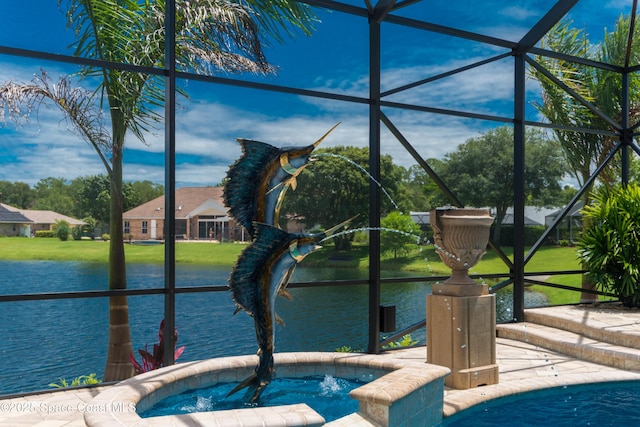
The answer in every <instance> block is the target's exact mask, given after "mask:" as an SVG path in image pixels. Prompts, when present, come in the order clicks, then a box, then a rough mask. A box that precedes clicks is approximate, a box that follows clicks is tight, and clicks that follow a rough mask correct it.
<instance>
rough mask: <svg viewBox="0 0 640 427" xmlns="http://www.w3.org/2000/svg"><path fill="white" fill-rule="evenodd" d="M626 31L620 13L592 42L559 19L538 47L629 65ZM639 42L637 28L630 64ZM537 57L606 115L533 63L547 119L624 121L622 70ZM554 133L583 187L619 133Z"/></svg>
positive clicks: (606, 180)
mask: <svg viewBox="0 0 640 427" xmlns="http://www.w3.org/2000/svg"><path fill="white" fill-rule="evenodd" d="M629 31H630V19H629V18H628V17H627V18H624V17H620V18H619V20H618V21H617V22H616V25H615V27H614V29H613V31H612V32H610V33H606V34H605V37H604V40H603V41H602V43H600V44H599V45H592V44H591V43H590V41H589V38H588V35H587V34H586V33H585V32H584V31H583V30H581V29H576V28H572V27H571V22H570V21H563V22H561V23H559V24H558V25H556V26H555V27H554V28H553V29H552V30H551V31H550V32H549V33H548V34H547V35H546V36H545V38H544V39H543V41H542V45H541V47H543V48H548V49H549V50H552V51H555V52H559V53H562V54H566V55H570V56H575V57H581V58H586V59H590V60H593V61H597V62H603V63H607V64H612V65H616V66H620V67H624V66H626V65H627V64H626V57H627V44H628V37H629ZM639 41H640V40H639V33H638V31H637V30H636V31H635V33H634V34H633V43H632V45H631V46H632V49H631V51H630V54H631V57H630V63H632V64H637V63H638V59H639V58H640V44H639V43H638V42H639ZM536 62H537V63H538V64H540V65H541V66H542V67H544V69H546V70H548V71H549V72H550V73H551V75H553V76H554V77H556V78H557V79H558V80H559V81H561V82H562V83H563V84H564V85H565V86H566V87H568V88H569V89H570V90H572V91H574V92H575V93H576V94H577V95H579V96H580V97H581V98H583V99H584V100H585V101H587V102H588V103H590V104H591V105H593V106H594V107H595V108H596V109H598V110H599V111H600V112H601V113H603V114H604V116H606V117H608V118H609V119H610V120H605V119H604V118H603V117H601V116H599V115H597V114H595V113H594V112H593V111H592V110H591V109H589V108H587V107H586V106H585V104H584V103H583V102H580V101H579V100H578V99H577V98H576V97H574V96H572V95H571V94H570V93H569V92H567V91H566V90H565V89H564V88H562V87H560V86H559V85H558V84H556V83H555V82H553V81H552V80H551V79H549V78H548V77H546V76H545V75H544V73H543V72H542V71H541V70H540V69H536V68H533V69H532V75H533V77H534V78H536V79H537V80H538V81H539V82H540V84H541V86H542V102H541V103H538V104H534V105H535V107H536V108H537V109H538V111H540V112H541V113H542V114H543V115H544V116H545V117H546V118H547V119H548V120H549V121H550V122H551V123H554V124H557V125H564V126H567V127H568V128H570V127H576V128H581V129H593V130H609V131H611V132H617V130H616V129H615V128H614V127H613V126H612V125H611V123H610V121H617V122H618V123H622V114H623V103H624V101H623V96H622V93H623V87H622V77H621V75H620V73H617V72H613V71H610V70H607V69H603V68H596V67H592V66H588V65H584V64H579V63H576V62H572V61H569V60H565V59H552V58H549V57H544V56H536ZM630 87H631V89H630V91H629V94H630V96H629V100H628V102H629V104H630V106H631V108H630V111H631V114H630V115H631V117H632V118H633V117H637V111H638V105H639V104H640V97H639V90H640V80H638V76H636V75H635V73H632V74H630ZM554 134H555V136H556V139H557V140H558V141H559V142H560V145H561V146H562V149H563V151H564V155H565V158H566V160H567V162H568V164H569V165H570V167H571V169H572V171H573V174H574V177H575V178H576V180H577V181H578V183H579V184H580V186H581V187H584V186H585V184H586V183H587V182H588V180H589V178H590V177H591V173H592V172H593V170H594V169H595V168H596V167H598V166H599V165H600V164H601V163H603V162H604V160H605V158H606V157H607V156H608V155H609V154H610V152H611V150H612V149H613V148H614V146H615V145H616V143H617V141H618V139H619V137H613V136H610V135H605V134H602V133H600V134H597V133H592V132H589V131H572V130H566V129H564V128H558V129H555V130H554ZM619 164H620V163H619V160H618V161H617V162H610V163H609V164H608V165H607V166H606V167H605V168H604V169H603V171H602V173H601V175H600V177H599V179H600V181H601V182H602V183H603V184H605V185H610V184H611V183H613V182H614V181H615V177H616V176H619ZM592 186H593V184H590V185H588V186H587V188H585V191H584V192H583V193H582V203H583V206H588V205H589V204H590V202H591V189H592ZM587 226H588V224H587V223H586V221H583V229H584V228H585V227H587ZM592 287H593V286H592V284H590V283H588V281H587V280H586V278H585V276H583V288H585V289H591V288H592ZM581 299H582V301H585V302H587V301H592V300H593V295H590V294H587V293H584V294H583V295H582V298H581Z"/></svg>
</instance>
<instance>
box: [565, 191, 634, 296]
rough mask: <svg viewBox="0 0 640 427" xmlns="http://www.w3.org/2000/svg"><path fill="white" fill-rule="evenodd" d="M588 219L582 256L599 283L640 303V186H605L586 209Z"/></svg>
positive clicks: (600, 287) (586, 266)
mask: <svg viewBox="0 0 640 427" xmlns="http://www.w3.org/2000/svg"><path fill="white" fill-rule="evenodd" d="M582 215H583V217H584V218H585V219H586V220H587V222H586V223H587V224H589V225H588V226H587V228H586V229H585V231H584V235H583V236H582V237H581V238H580V240H579V241H578V245H577V246H578V257H579V258H580V259H581V260H582V262H583V264H584V266H585V268H586V269H587V270H588V272H587V275H588V276H590V277H591V278H592V280H593V282H594V283H595V284H596V286H597V287H598V288H599V289H600V290H602V291H605V292H611V293H614V294H616V295H617V296H618V298H619V299H620V301H622V303H623V305H625V306H626V307H640V287H639V285H640V187H638V185H637V184H629V185H628V186H626V187H623V186H616V187H613V188H607V187H602V188H600V189H599V190H597V191H596V192H595V193H594V202H593V204H592V205H591V206H586V207H585V208H584V209H583V210H582Z"/></svg>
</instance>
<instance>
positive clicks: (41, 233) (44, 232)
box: [36, 230, 56, 237]
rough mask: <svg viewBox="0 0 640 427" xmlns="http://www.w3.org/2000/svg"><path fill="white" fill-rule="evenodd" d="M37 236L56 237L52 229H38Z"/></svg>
mask: <svg viewBox="0 0 640 427" xmlns="http://www.w3.org/2000/svg"><path fill="white" fill-rule="evenodd" d="M36 237H56V236H55V233H54V232H53V231H52V230H38V231H36Z"/></svg>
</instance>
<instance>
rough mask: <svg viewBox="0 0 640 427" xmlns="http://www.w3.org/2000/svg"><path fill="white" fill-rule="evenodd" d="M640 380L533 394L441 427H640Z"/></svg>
mask: <svg viewBox="0 0 640 427" xmlns="http://www.w3.org/2000/svg"><path fill="white" fill-rule="evenodd" d="M639 403H640V381H615V382H604V383H595V384H580V385H570V386H562V387H554V388H549V389H543V390H536V391H531V392H527V393H523V394H517V395H513V396H508V397H503V398H499V399H495V400H491V401H488V402H486V403H481V404H479V405H476V406H474V407H472V408H471V409H467V410H465V411H462V412H460V413H458V414H455V415H452V416H450V417H447V418H445V419H444V420H443V421H442V423H441V424H440V425H441V426H447V427H462V426H465V427H466V426H469V425H473V426H474V427H482V426H495V425H509V426H511V427H525V426H527V427H529V426H545V427H546V426H550V425H553V426H567V427H569V426H571V427H574V426H622V425H640V411H638V404H639Z"/></svg>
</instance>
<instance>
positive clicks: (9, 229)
mask: <svg viewBox="0 0 640 427" xmlns="http://www.w3.org/2000/svg"><path fill="white" fill-rule="evenodd" d="M5 206H8V205H3V204H2V203H0V236H25V237H29V236H30V235H31V226H32V225H33V221H31V220H30V219H29V218H27V217H26V216H24V215H22V214H21V213H20V212H17V211H15V210H10V209H8V208H7V207H5Z"/></svg>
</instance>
